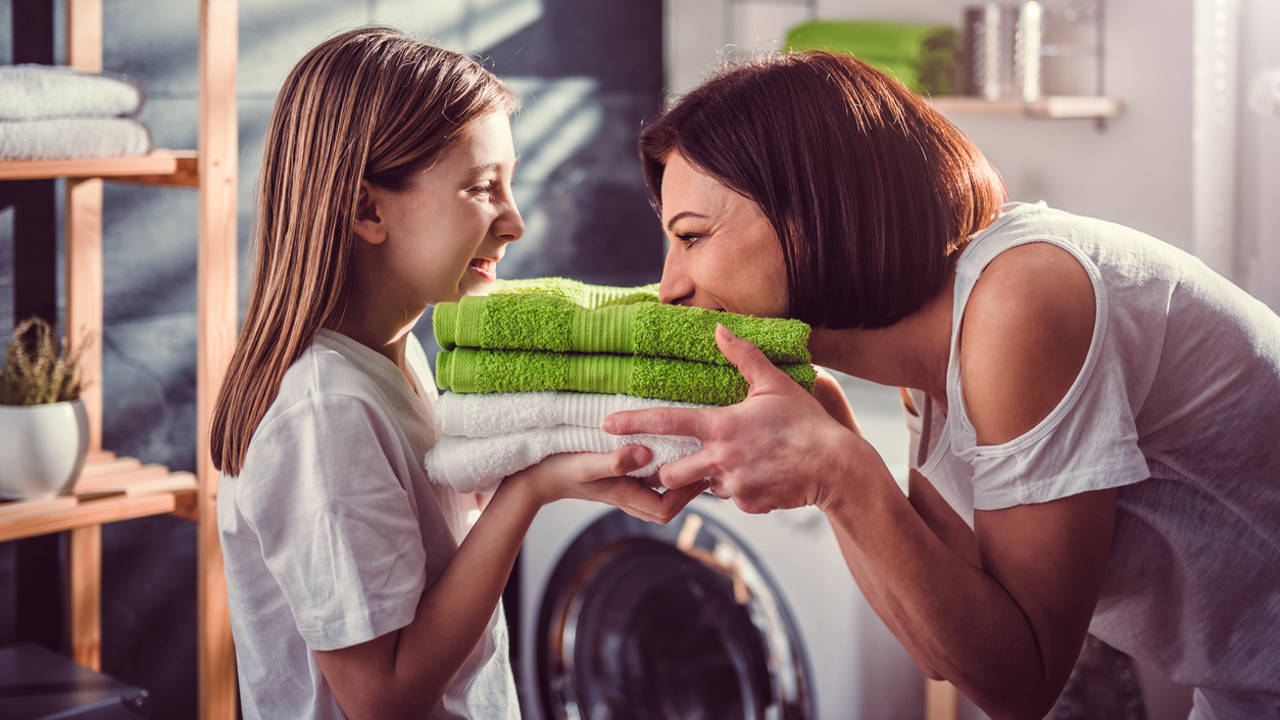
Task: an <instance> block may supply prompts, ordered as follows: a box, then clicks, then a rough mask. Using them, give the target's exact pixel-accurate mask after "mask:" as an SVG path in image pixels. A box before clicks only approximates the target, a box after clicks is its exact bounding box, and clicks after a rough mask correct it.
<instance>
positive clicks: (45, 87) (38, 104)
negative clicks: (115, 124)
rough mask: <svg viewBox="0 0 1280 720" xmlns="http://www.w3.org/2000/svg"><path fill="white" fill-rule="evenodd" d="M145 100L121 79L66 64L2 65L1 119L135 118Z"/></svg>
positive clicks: (0, 82) (0, 72)
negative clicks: (124, 116)
mask: <svg viewBox="0 0 1280 720" xmlns="http://www.w3.org/2000/svg"><path fill="white" fill-rule="evenodd" d="M143 99H144V95H143V93H142V90H141V89H140V88H139V87H138V86H137V85H135V84H133V83H132V82H131V81H129V80H127V79H125V78H123V77H119V76H114V75H105V74H99V73H88V72H85V71H83V70H77V69H75V68H73V67H67V66H65V65H35V64H31V63H24V64H21V65H4V66H0V120H35V119H39V118H51V117H67V116H72V115H75V116H82V115H103V116H107V117H110V116H113V115H133V114H134V113H137V112H138V110H139V109H141V108H142V102H143Z"/></svg>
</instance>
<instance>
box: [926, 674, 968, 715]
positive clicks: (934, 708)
mask: <svg viewBox="0 0 1280 720" xmlns="http://www.w3.org/2000/svg"><path fill="white" fill-rule="evenodd" d="M924 717H925V720H957V719H958V718H959V717H960V691H959V690H958V689H956V686H955V685H952V684H951V683H949V682H947V681H946V680H932V679H930V678H925V679H924Z"/></svg>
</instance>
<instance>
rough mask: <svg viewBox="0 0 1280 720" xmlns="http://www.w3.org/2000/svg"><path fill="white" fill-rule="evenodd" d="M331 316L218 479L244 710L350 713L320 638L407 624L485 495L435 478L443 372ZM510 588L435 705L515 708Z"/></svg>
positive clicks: (476, 712)
mask: <svg viewBox="0 0 1280 720" xmlns="http://www.w3.org/2000/svg"><path fill="white" fill-rule="evenodd" d="M405 358H406V362H407V363H408V366H409V368H410V369H411V371H412V372H413V375H414V377H415V379H416V384H417V388H416V389H415V388H414V387H413V386H411V385H410V384H409V382H408V380H407V379H406V378H405V376H404V374H403V373H401V372H400V370H399V369H398V368H397V367H396V366H395V364H394V363H392V362H391V361H390V360H388V359H387V358H386V357H384V356H383V355H380V354H379V353H377V352H375V351H373V350H372V349H370V348H368V347H366V346H364V345H362V344H360V343H358V342H356V341H355V340H352V339H351V338H349V337H346V336H344V335H341V334H339V333H336V332H332V331H329V330H323V329H322V330H320V331H319V332H318V333H317V334H316V338H315V341H314V342H313V343H312V344H311V345H310V346H309V347H308V348H307V349H306V350H304V351H303V353H302V355H301V356H300V357H299V358H298V359H297V361H295V362H294V363H293V365H291V366H290V367H289V370H288V371H287V372H286V374H285V377H284V381H283V382H282V383H281V385H280V391H279V393H278V394H277V395H276V400H275V402H274V403H273V404H272V405H271V407H270V409H269V410H268V411H267V414H266V415H265V416H264V417H263V419H262V422H261V423H260V424H259V425H258V429H257V430H256V431H255V432H254V434H253V439H252V440H251V441H250V443H249V452H248V454H247V455H246V457H245V462H244V466H243V469H242V470H241V472H240V474H239V476H237V477H227V476H225V475H223V476H222V477H221V479H220V480H219V483H220V484H219V487H218V529H219V532H220V535H221V538H222V552H223V557H224V560H225V564H226V576H227V594H228V597H229V600H230V610H231V628H232V634H233V637H234V640H235V646H236V660H237V663H238V669H239V675H240V694H241V701H242V706H243V710H244V716H245V717H246V718H273V719H274V718H342V717H344V715H343V712H342V709H341V708H340V707H339V705H338V702H337V700H336V698H335V697H334V695H333V692H332V690H331V689H330V687H329V685H328V683H327V682H326V681H325V679H324V676H323V674H322V673H321V672H320V669H319V667H318V666H317V665H316V662H315V658H314V656H313V655H312V651H313V650H334V649H338V648H344V647H349V646H352V645H356V644H359V643H362V642H366V641H368V640H372V639H374V638H376V637H378V636H380V635H383V634H385V633H388V632H391V631H393V630H397V629H399V628H402V627H404V626H406V625H408V624H409V623H410V622H411V621H412V620H413V618H414V615H415V612H416V610H417V605H418V600H419V598H420V597H421V595H422V591H423V589H424V588H425V587H427V585H428V584H429V583H431V582H433V581H434V580H435V578H436V577H438V576H439V574H440V573H441V571H442V570H443V569H444V567H445V565H446V564H447V563H448V562H449V558H450V557H452V556H453V554H454V553H455V552H456V550H457V547H458V543H459V542H461V540H462V538H463V537H464V536H465V534H466V530H467V526H466V520H465V514H466V512H467V511H468V510H472V509H474V508H475V500H474V497H472V496H463V495H459V494H457V493H454V492H453V491H452V490H449V489H448V488H445V487H442V486H439V485H436V484H434V483H432V482H430V481H429V480H428V478H427V475H426V471H425V469H424V468H423V464H422V458H423V457H424V456H425V455H426V452H427V450H428V449H430V448H431V446H432V445H434V444H435V441H436V438H437V435H436V433H437V430H436V427H435V423H434V422H433V416H432V405H433V403H434V401H435V399H436V397H437V393H436V388H435V382H434V380H433V378H432V375H431V371H430V368H429V366H428V362H427V357H426V354H425V353H424V352H423V350H422V346H421V344H419V343H418V341H417V339H416V338H415V337H414V336H413V335H412V333H411V334H410V335H409V337H408V341H407V347H406V350H405ZM519 716H520V710H519V705H518V703H517V699H516V690H515V683H514V680H513V677H512V673H511V666H510V661H509V658H508V644H507V624H506V619H505V618H504V616H503V612H502V605H501V603H499V605H498V607H497V609H496V610H495V611H494V613H493V615H492V616H491V617H490V618H489V624H488V627H487V628H486V629H485V632H484V634H483V635H482V636H481V638H480V640H479V641H478V642H477V643H476V646H475V648H474V649H473V650H472V652H471V654H470V655H469V656H468V657H467V659H466V661H465V662H464V663H463V665H462V667H461V668H460V669H459V670H458V672H457V674H456V675H455V676H454V678H453V680H452V681H451V682H450V684H449V687H448V689H447V690H446V691H445V694H444V697H443V699H442V700H441V701H440V703H439V705H437V707H436V708H435V709H434V710H433V711H432V712H430V713H428V714H424V717H428V718H480V717H483V718H518V717H519Z"/></svg>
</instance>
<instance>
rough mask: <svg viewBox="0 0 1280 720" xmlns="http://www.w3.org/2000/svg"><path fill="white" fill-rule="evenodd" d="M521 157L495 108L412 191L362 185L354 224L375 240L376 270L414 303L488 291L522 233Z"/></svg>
mask: <svg viewBox="0 0 1280 720" xmlns="http://www.w3.org/2000/svg"><path fill="white" fill-rule="evenodd" d="M516 161H517V159H516V156H515V149H514V145H513V143H512V140H511V123H510V121H509V120H508V118H507V115H506V114H505V113H502V112H492V113H489V114H486V115H483V116H481V117H479V118H476V119H475V120H473V121H471V122H470V123H469V124H468V125H467V126H466V127H465V128H464V129H463V131H462V134H461V136H459V137H458V138H457V139H456V140H455V141H454V142H453V143H452V144H451V145H449V146H448V147H447V148H446V149H445V151H444V153H443V154H441V156H440V158H439V159H438V160H437V162H436V163H435V164H434V165H433V166H431V167H430V168H427V169H426V170H423V171H421V172H419V173H418V174H417V175H416V176H415V177H414V179H413V185H412V186H411V187H410V188H409V190H407V191H405V192H395V191H391V190H386V189H383V188H378V187H375V186H373V185H371V184H369V183H367V182H365V183H362V187H363V189H364V191H365V192H364V193H362V194H361V203H360V206H359V207H358V208H357V217H356V228H357V232H358V233H359V235H360V236H361V237H362V238H363V239H364V240H365V241H366V242H368V243H369V245H371V246H372V247H370V248H369V249H370V250H371V251H372V252H370V253H368V254H367V255H369V256H372V261H373V265H374V267H373V268H371V270H372V271H373V276H374V277H376V278H379V279H380V282H384V283H389V284H390V285H391V287H393V288H395V289H396V294H397V295H398V296H399V300H400V301H401V302H404V303H405V304H406V306H408V307H422V306H425V305H433V304H435V303H439V302H446V301H452V300H457V299H458V298H460V297H462V296H463V295H473V294H481V293H483V292H484V291H485V290H486V288H487V287H488V286H489V284H490V283H492V282H493V281H494V280H495V279H496V278H497V265H498V261H499V260H501V259H502V255H503V253H504V252H505V251H506V246H507V243H510V242H513V241H515V240H518V239H520V236H521V235H523V234H524V221H523V220H522V219H521V218H520V212H519V211H518V210H517V209H516V203H515V199H514V198H513V197H512V193H511V176H512V174H513V173H514V172H515V168H516ZM366 196H367V199H368V202H366ZM362 228H363V230H362Z"/></svg>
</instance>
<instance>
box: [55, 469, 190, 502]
mask: <svg viewBox="0 0 1280 720" xmlns="http://www.w3.org/2000/svg"><path fill="white" fill-rule="evenodd" d="M169 475H170V473H169V468H167V467H165V466H163V465H156V464H149V465H138V466H137V467H135V468H128V469H121V470H119V471H117V472H114V473H102V474H98V475H94V476H91V477H84V476H83V475H82V476H81V477H80V479H79V480H78V481H77V482H76V484H75V487H74V490H75V494H76V495H78V496H80V495H85V494H87V493H92V492H99V491H101V490H103V489H104V488H113V487H120V488H124V487H125V486H133V485H135V484H137V483H139V482H146V481H151V480H156V479H161V478H167V477H169Z"/></svg>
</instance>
